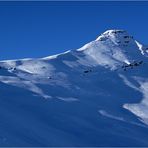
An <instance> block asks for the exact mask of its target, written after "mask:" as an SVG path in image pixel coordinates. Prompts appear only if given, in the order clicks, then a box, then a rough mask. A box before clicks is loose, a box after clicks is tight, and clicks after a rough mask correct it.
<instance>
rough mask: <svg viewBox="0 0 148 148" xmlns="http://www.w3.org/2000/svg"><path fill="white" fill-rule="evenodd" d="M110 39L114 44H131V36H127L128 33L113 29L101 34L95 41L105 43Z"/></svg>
mask: <svg viewBox="0 0 148 148" xmlns="http://www.w3.org/2000/svg"><path fill="white" fill-rule="evenodd" d="M107 39H110V40H111V41H113V42H114V43H116V44H120V45H125V46H126V45H127V44H128V43H129V42H130V43H132V42H133V36H131V35H129V33H128V32H127V31H125V30H119V29H113V30H107V31H105V32H104V33H103V34H101V35H100V36H99V37H98V38H97V39H96V41H105V40H107Z"/></svg>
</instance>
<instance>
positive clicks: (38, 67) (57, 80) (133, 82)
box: [0, 30, 148, 146]
mask: <svg viewBox="0 0 148 148" xmlns="http://www.w3.org/2000/svg"><path fill="white" fill-rule="evenodd" d="M147 51H148V48H147V47H146V46H143V45H142V44H140V43H139V42H138V41H136V40H135V39H134V38H133V37H132V36H131V35H129V34H128V33H127V32H126V31H124V30H108V31H106V32H104V33H103V34H101V35H100V36H99V37H98V38H97V39H96V40H94V41H92V42H90V43H88V44H86V45H84V46H83V47H81V48H80V49H77V50H71V51H67V52H65V53H62V54H58V55H54V56H49V57H45V58H40V59H20V60H8V61H1V62H0V146H148V141H147V139H148V65H147V53H148V52H147Z"/></svg>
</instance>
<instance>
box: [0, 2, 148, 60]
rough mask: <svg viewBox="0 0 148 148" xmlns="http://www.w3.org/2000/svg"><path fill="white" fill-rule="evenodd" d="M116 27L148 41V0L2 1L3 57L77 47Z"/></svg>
mask: <svg viewBox="0 0 148 148" xmlns="http://www.w3.org/2000/svg"><path fill="white" fill-rule="evenodd" d="M114 28H115V29H125V30H127V31H128V32H129V33H130V34H131V35H133V36H134V37H135V39H137V40H138V41H141V42H142V43H144V44H146V43H147V44H148V38H147V36H148V2H128V1H126V2H0V60H4V59H17V58H27V57H33V58H37V57H44V56H48V55H52V54H56V53H60V52H63V51H66V50H70V49H76V48H79V47H81V46H82V45H84V44H85V43H87V42H90V41H91V40H94V39H95V38H97V36H99V34H100V33H102V32H104V31H106V30H108V29H114Z"/></svg>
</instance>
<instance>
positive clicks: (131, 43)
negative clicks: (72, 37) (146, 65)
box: [77, 30, 144, 69]
mask: <svg viewBox="0 0 148 148" xmlns="http://www.w3.org/2000/svg"><path fill="white" fill-rule="evenodd" d="M137 43H138V42H137V41H136V40H134V39H133V37H132V36H130V35H129V34H128V33H127V32H126V31H124V30H108V31H106V32H104V33H103V34H102V35H100V36H99V37H98V38H97V39H96V40H95V41H92V42H90V43H88V44H86V45H85V46H83V47H82V48H80V49H78V50H77V51H83V52H84V54H85V58H86V59H85V61H88V63H89V64H90V63H92V65H93V66H95V65H98V64H99V65H102V66H105V67H110V68H111V69H116V68H117V67H118V66H119V65H121V64H131V63H133V62H134V61H140V59H142V55H141V53H142V54H144V53H143V49H142V48H141V47H140V46H139V45H140V43H139V44H137ZM140 52H141V53H140ZM81 61H84V58H83V59H80V62H81ZM81 63H82V62H81Z"/></svg>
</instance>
